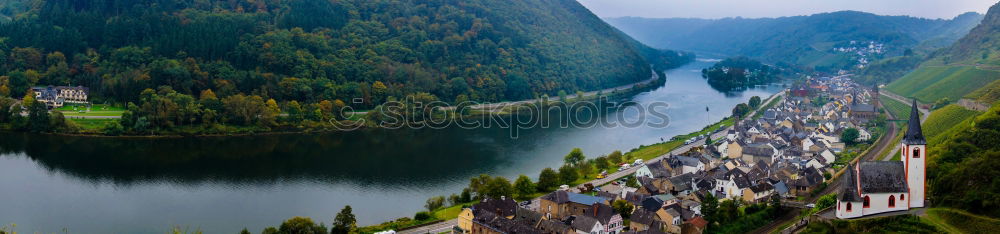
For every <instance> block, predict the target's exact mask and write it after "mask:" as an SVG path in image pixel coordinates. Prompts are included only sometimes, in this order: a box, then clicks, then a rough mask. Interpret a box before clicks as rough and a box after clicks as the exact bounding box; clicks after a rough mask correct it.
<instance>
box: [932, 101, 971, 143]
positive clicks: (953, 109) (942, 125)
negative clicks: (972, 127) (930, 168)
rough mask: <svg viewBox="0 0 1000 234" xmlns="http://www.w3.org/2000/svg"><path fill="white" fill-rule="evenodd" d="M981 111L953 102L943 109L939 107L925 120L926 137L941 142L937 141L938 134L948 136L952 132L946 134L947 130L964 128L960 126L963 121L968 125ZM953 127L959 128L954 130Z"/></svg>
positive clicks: (933, 141)
mask: <svg viewBox="0 0 1000 234" xmlns="http://www.w3.org/2000/svg"><path fill="white" fill-rule="evenodd" d="M980 113H981V112H978V111H972V110H969V109H965V108H964V107H961V106H959V105H955V104H951V105H947V106H945V107H942V108H941V109H937V110H935V111H934V112H931V116H929V117H927V122H924V124H923V125H922V126H923V130H924V137H926V138H927V139H928V141H930V142H928V143H931V144H934V143H940V140H937V141H935V140H934V139H935V138H938V136H948V135H951V134H944V133H947V132H957V131H961V129H964V127H962V126H958V125H959V124H961V123H966V124H964V125H965V126H968V121H971V120H972V119H973V118H975V117H976V116H977V115H979V114H980ZM952 128H957V129H959V130H954V131H953V130H952Z"/></svg>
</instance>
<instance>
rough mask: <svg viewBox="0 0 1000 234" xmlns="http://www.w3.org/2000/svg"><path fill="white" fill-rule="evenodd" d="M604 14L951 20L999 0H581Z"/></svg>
mask: <svg viewBox="0 0 1000 234" xmlns="http://www.w3.org/2000/svg"><path fill="white" fill-rule="evenodd" d="M578 1H579V2H580V3H582V4H583V5H584V6H586V7H587V8H590V10H591V11H593V12H594V14H597V15H598V16H600V17H621V16H639V17H647V18H673V17H693V18H725V17H736V16H741V17H744V18H760V17H781V16H795V15H809V14H815V13H822V12H831V11H841V10H855V11H864V12H871V13H875V14H879V15H911V16H917V17H923V18H947V19H950V18H952V17H955V16H956V15H959V14H961V13H965V12H969V11H975V12H979V13H986V10H987V9H989V8H990V6H992V5H993V4H995V3H997V0H578Z"/></svg>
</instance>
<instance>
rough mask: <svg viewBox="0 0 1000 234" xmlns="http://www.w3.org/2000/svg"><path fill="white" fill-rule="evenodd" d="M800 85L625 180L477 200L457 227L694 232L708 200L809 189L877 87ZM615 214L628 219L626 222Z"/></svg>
mask: <svg viewBox="0 0 1000 234" xmlns="http://www.w3.org/2000/svg"><path fill="white" fill-rule="evenodd" d="M813 87H821V88H813ZM802 89H808V92H807V93H809V94H810V95H806V96H797V95H786V96H790V97H789V98H787V99H784V100H782V101H780V102H779V103H777V104H776V105H774V106H771V107H769V108H768V109H767V110H766V111H765V112H764V113H763V115H762V116H761V117H760V118H757V119H747V120H743V121H738V122H737V124H736V126H734V127H733V128H732V130H730V131H729V132H727V134H726V136H725V138H724V139H721V140H719V141H716V143H715V144H712V145H705V146H703V147H693V148H692V149H691V150H690V151H688V152H685V153H682V154H678V155H669V156H667V157H664V158H663V159H662V160H658V161H654V162H650V163H645V164H642V165H640V166H639V168H638V169H637V170H636V171H635V173H634V175H633V176H632V177H630V178H634V180H635V181H623V182H622V181H620V182H613V183H611V184H607V185H603V186H600V187H597V188H593V187H592V186H585V187H581V188H580V189H579V190H578V192H575V191H570V190H569V189H566V188H564V189H561V190H559V191H555V192H552V193H549V194H546V195H544V196H542V197H541V198H539V199H538V200H537V204H532V205H528V206H519V205H518V203H516V202H514V201H513V200H512V199H505V198H501V199H486V200H483V201H481V202H479V203H478V204H476V205H473V206H471V207H469V208H466V209H464V210H463V211H462V214H461V215H460V218H459V225H458V230H459V231H460V232H465V233H592V234H617V233H701V232H703V231H704V230H705V228H706V227H707V225H708V222H707V221H705V219H704V217H703V216H702V213H701V210H702V203H703V202H704V201H705V199H707V198H708V197H709V196H712V197H715V198H716V199H720V200H726V199H730V200H739V201H740V203H741V204H750V203H759V202H768V201H770V200H771V199H793V198H795V197H797V196H806V195H809V194H810V193H811V192H813V190H815V189H817V188H819V187H820V186H821V185H822V184H823V183H824V182H825V181H826V179H827V178H826V177H825V176H824V174H827V173H831V172H832V171H833V170H832V167H833V165H834V164H835V162H836V161H837V158H838V155H839V154H841V153H842V152H843V151H844V150H845V147H846V146H845V144H844V143H843V142H840V137H839V135H840V133H841V132H843V131H845V130H846V129H849V128H855V129H859V132H862V134H861V135H862V138H863V140H868V139H870V138H871V135H870V134H869V133H868V132H869V131H868V130H867V129H866V128H865V126H867V124H866V123H868V122H869V121H871V120H872V119H874V116H875V115H869V114H868V113H857V112H859V111H871V112H875V110H870V109H867V108H865V105H871V106H875V105H877V96H874V95H873V93H872V92H877V91H873V90H866V89H864V88H862V87H860V86H858V85H856V84H854V83H853V82H851V81H850V79H849V78H847V77H824V78H816V79H809V80H808V81H807V82H806V84H805V85H804V87H803V88H802ZM816 97H821V99H817V98H816ZM822 99H826V100H825V101H824V100H822ZM817 100H819V101H824V103H817V102H816V101H817ZM860 108H865V109H863V110H862V109H860ZM631 182H634V183H631ZM627 184H637V185H638V186H628V185H627ZM588 188H593V189H588ZM617 201H624V202H627V203H629V204H631V205H632V206H633V207H634V208H633V209H632V210H629V211H622V212H619V211H616V210H615V209H614V208H613V207H612V204H614V203H615V202H617ZM623 213H627V214H628V215H626V217H630V219H629V222H627V223H628V225H625V222H624V219H623V216H622V214H623Z"/></svg>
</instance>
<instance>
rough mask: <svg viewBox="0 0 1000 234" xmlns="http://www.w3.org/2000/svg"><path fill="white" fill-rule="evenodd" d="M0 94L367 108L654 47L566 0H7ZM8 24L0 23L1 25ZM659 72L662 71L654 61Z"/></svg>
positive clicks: (595, 63)
mask: <svg viewBox="0 0 1000 234" xmlns="http://www.w3.org/2000/svg"><path fill="white" fill-rule="evenodd" d="M0 7H2V8H0V15H5V16H10V17H12V18H13V19H12V20H11V21H9V22H7V23H3V24H2V25H0V65H2V66H0V74H2V75H4V76H6V77H7V78H5V79H3V84H2V85H4V87H3V89H2V90H0V91H4V92H3V94H4V95H9V96H12V97H20V96H23V95H24V93H25V91H26V90H27V88H28V87H29V86H32V85H83V86H88V87H90V90H91V94H92V98H91V99H92V100H94V101H97V102H113V103H124V102H130V101H132V102H137V101H139V99H140V93H141V92H142V91H143V90H144V89H156V88H158V87H161V86H169V87H171V88H172V89H173V90H175V91H177V92H178V93H180V94H187V95H195V96H197V95H198V94H199V93H200V92H202V91H205V90H212V91H213V92H214V93H215V94H217V95H218V96H219V98H222V97H227V96H231V95H235V94H241V93H242V94H246V95H255V96H260V97H263V98H264V99H265V100H266V99H268V98H273V99H276V100H277V101H278V102H279V103H283V102H287V101H291V100H296V101H300V102H307V103H316V102H320V101H322V100H337V99H339V100H345V101H347V102H348V104H350V105H355V106H356V107H361V108H371V107H373V106H375V105H378V104H380V103H382V102H384V101H385V100H387V98H388V97H403V96H406V95H410V94H416V93H422V94H429V95H432V96H434V97H435V98H437V99H441V100H445V101H452V100H456V99H461V100H479V101H502V100H519V99H526V98H531V97H534V96H539V95H542V94H549V95H554V94H555V93H557V92H559V91H567V92H573V91H578V90H595V89H600V88H607V87H613V86H618V85H623V84H627V83H631V82H636V81H640V80H644V79H647V78H648V77H649V74H650V71H649V69H650V66H649V63H648V62H647V61H646V59H644V58H643V57H642V56H643V55H646V56H651V58H654V59H655V60H656V61H659V63H658V64H667V66H665V67H674V66H677V65H678V64H682V63H683V62H684V61H683V60H685V59H690V57H689V56H688V57H685V56H681V55H680V54H677V53H674V52H671V51H658V50H649V49H648V48H643V46H642V45H636V44H634V43H633V42H632V41H631V39H630V38H626V37H624V36H622V35H621V34H619V33H618V31H617V30H616V29H614V28H612V27H610V26H609V25H607V24H606V23H604V22H603V21H602V20H601V19H599V18H597V17H596V16H594V15H593V14H591V12H590V11H589V10H587V9H586V8H584V7H583V6H581V5H580V4H579V3H577V2H576V1H573V0H524V1H502V0H478V1H464V0H431V1H416V0H403V1H397V0H343V1H332V0H290V1H281V0H228V1H213V0H200V1H188V0H131V1H120V0H9V1H4V3H0ZM0 22H2V21H0ZM661 68H664V67H661ZM355 98H360V99H361V100H363V103H353V102H350V101H348V100H354V99H355Z"/></svg>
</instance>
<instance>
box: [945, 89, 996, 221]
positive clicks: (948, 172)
mask: <svg viewBox="0 0 1000 234" xmlns="http://www.w3.org/2000/svg"><path fill="white" fill-rule="evenodd" d="M947 139H948V140H947V141H946V142H945V143H944V144H940V145H932V146H930V147H931V148H930V153H931V154H930V155H931V157H930V161H928V164H927V168H928V173H927V179H928V182H927V183H928V186H929V187H930V198H931V200H932V201H933V204H934V206H947V207H955V208H961V209H964V210H968V211H970V212H973V213H978V214H984V215H989V216H992V217H1000V211H998V210H997V209H996V208H997V207H1000V185H998V183H997V182H996V178H997V177H1000V161H997V160H996V159H997V158H998V157H1000V105H994V106H993V108H990V110H989V111H987V112H986V113H984V114H982V115H980V116H979V117H976V118H975V121H974V123H973V125H972V126H971V127H968V128H966V129H965V130H963V131H960V132H958V133H955V134H954V135H951V136H947Z"/></svg>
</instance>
